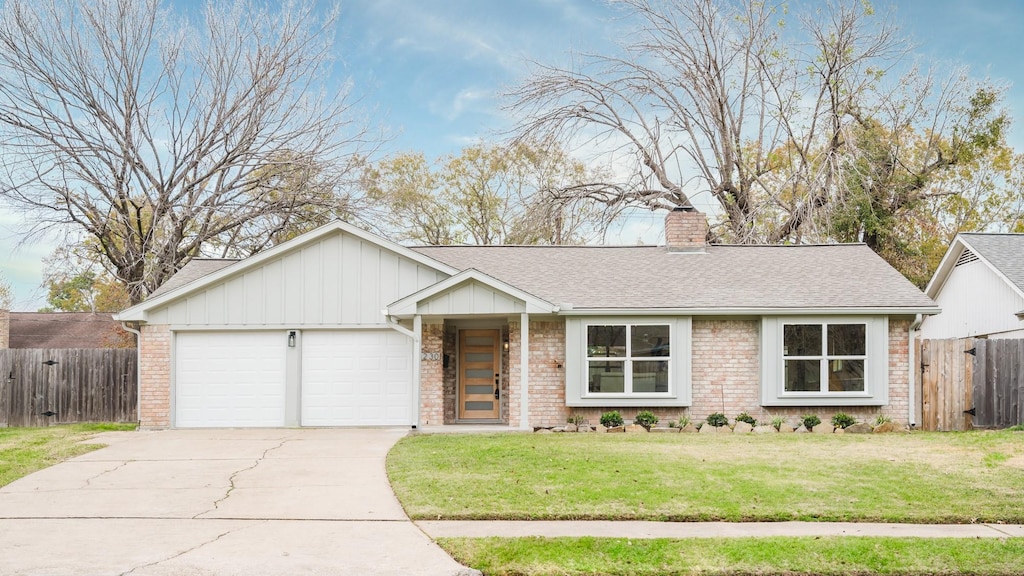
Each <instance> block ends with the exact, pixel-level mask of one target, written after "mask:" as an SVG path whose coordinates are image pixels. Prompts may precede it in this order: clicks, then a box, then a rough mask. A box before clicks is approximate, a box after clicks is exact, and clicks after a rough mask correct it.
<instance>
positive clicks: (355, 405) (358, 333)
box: [302, 330, 412, 426]
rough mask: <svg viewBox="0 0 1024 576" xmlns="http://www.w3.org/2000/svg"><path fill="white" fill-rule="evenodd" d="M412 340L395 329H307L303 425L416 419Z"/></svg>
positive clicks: (304, 336)
mask: <svg viewBox="0 0 1024 576" xmlns="http://www.w3.org/2000/svg"><path fill="white" fill-rule="evenodd" d="M411 361H412V340H411V339H409V338H408V337H406V336H404V335H402V334H400V333H398V332H395V331H394V330H349V331H337V332H314V331H307V332H304V333H303V334H302V425H303V426H389V425H408V424H411V423H412V366H411Z"/></svg>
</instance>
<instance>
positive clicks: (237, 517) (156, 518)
mask: <svg viewBox="0 0 1024 576" xmlns="http://www.w3.org/2000/svg"><path fill="white" fill-rule="evenodd" d="M405 434H406V431H405V430H404V429H302V430H270V429H260V430H241V429H231V430H167V431H156V432H127V433H126V432H121V433H108V434H103V435H100V436H99V437H97V439H96V441H97V442H102V443H105V444H110V445H109V446H108V447H106V448H103V449H101V450H97V451H95V452H91V453H89V454H85V455H83V456H80V457H78V458H74V459H72V460H69V461H67V462H64V463H61V464H58V465H56V466H53V467H50V468H47V469H45V470H41V471H39V472H37V473H35V474H31V475H29V476H26V477H25V478H22V479H20V480H18V481H16V482H13V483H11V484H9V485H7V486H5V487H3V488H0V550H2V551H3V552H2V554H0V557H2V560H0V574H3V575H8V574H26V575H27V574H33V575H34V574H55V575H58V574H59V575H64V574H66V575H79V574H81V575H86V574H88V575H97V574H132V575H137V576H146V575H171V574H174V575H203V576H206V575H209V576H214V575H216V576H222V575H235V574H237V575H261V574H268V575H269V574H318V575H320V574H322V575H331V574H425V575H432V574H437V575H448V574H461V573H468V571H466V569H465V568H464V567H462V566H460V565H459V564H458V563H456V562H455V561H454V560H452V559H451V558H450V557H449V556H448V555H447V554H445V552H444V551H443V550H441V549H440V548H439V547H438V546H437V545H435V544H434V543H433V542H432V541H431V540H430V539H429V538H428V537H427V536H425V535H424V534H423V533H422V532H421V531H420V530H419V529H418V528H417V527H416V526H415V525H413V523H412V522H410V521H409V519H408V517H406V515H405V513H404V512H403V510H402V508H401V506H400V505H399V503H398V501H397V500H396V499H395V496H394V494H393V493H392V491H391V488H390V485H389V484H388V481H387V476H386V474H385V470H384V459H385V456H386V454H387V451H388V450H389V449H390V448H391V446H393V445H394V443H395V442H397V441H398V439H399V438H401V437H402V436H404V435H405Z"/></svg>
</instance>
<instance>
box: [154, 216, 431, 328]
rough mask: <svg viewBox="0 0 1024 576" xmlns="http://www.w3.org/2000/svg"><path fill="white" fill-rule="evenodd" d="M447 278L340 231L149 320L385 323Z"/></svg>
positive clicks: (156, 313)
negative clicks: (386, 311)
mask: <svg viewBox="0 0 1024 576" xmlns="http://www.w3.org/2000/svg"><path fill="white" fill-rule="evenodd" d="M444 278H446V275H445V274H443V273H442V272H438V271H436V270H434V269H431V268H430V267H428V266H425V265H423V264H420V263H417V262H415V261H413V260H410V259H408V258H405V257H403V256H401V255H399V254H396V253H395V252H392V251H391V250H388V249H387V248H384V247H381V246H378V245H376V244H373V243H371V242H368V241H366V240H363V239H361V238H358V237H356V236H352V235H349V234H346V233H343V232H338V233H336V234H333V235H330V236H325V237H324V238H322V239H320V240H319V241H317V242H313V243H311V244H307V245H304V246H301V247H299V248H297V249H295V250H293V251H290V252H287V253H285V254H282V255H281V256H279V257H277V258H274V259H272V260H268V261H267V262H265V263H263V264H262V265H260V266H258V267H255V268H252V269H249V270H246V271H244V272H243V273H240V274H238V275H235V276H232V277H228V278H225V279H224V280H222V281H220V282H218V283H216V284H213V285H211V286H208V287H207V288H205V289H203V290H201V291H198V292H195V293H192V294H190V295H189V296H187V297H184V298H181V299H178V300H175V301H173V302H170V303H168V304H167V305H166V306H163V307H160V308H157V309H154V310H152V311H150V312H149V318H148V320H147V321H148V323H150V324H169V325H172V326H190V327H191V326H195V327H200V326H211V327H218V326H231V327H258V326H281V327H314V326H366V325H382V324H383V323H384V318H383V316H382V314H381V310H382V309H383V308H384V307H385V306H386V305H387V304H389V303H391V302H394V301H395V300H398V299H400V298H402V297H404V296H407V295H409V294H411V293H413V292H416V291H417V290H421V289H423V288H425V287H427V286H430V285H432V284H434V283H436V282H438V281H440V280H443V279H444Z"/></svg>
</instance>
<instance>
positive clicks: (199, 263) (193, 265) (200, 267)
mask: <svg viewBox="0 0 1024 576" xmlns="http://www.w3.org/2000/svg"><path fill="white" fill-rule="evenodd" d="M235 262H238V260H232V259H227V258H193V259H192V260H189V261H188V264H185V265H184V266H182V268H181V270H178V272H177V273H175V274H174V275H173V276H171V278H170V279H169V280H168V281H167V282H164V283H163V284H162V285H161V286H160V287H159V288H157V289H156V290H154V291H153V293H152V294H150V295H149V297H150V298H154V297H156V296H159V295H161V294H164V293H167V292H170V291H171V290H175V289H177V288H180V287H182V286H184V285H185V284H188V283H190V282H192V281H194V280H198V279H200V278H202V277H203V276H206V275H207V274H213V273H214V272H216V271H217V270H220V269H221V268H224V267H227V266H230V265H232V264H234V263H235Z"/></svg>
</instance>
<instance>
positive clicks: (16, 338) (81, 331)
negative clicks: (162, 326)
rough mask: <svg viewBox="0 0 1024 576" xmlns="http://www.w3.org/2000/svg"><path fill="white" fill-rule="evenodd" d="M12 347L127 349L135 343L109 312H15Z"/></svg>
mask: <svg viewBox="0 0 1024 576" xmlns="http://www.w3.org/2000/svg"><path fill="white" fill-rule="evenodd" d="M10 318H11V324H10V341H9V344H8V345H9V346H10V347H11V348H123V347H132V346H134V345H135V343H134V340H133V337H132V335H131V334H129V333H128V332H125V331H124V330H122V329H121V324H120V322H117V321H115V320H114V319H113V317H112V315H111V314H109V313H103V312H98V313H92V312H11V316H10Z"/></svg>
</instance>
